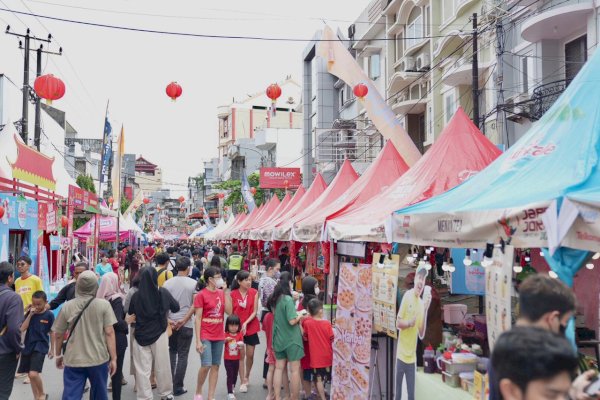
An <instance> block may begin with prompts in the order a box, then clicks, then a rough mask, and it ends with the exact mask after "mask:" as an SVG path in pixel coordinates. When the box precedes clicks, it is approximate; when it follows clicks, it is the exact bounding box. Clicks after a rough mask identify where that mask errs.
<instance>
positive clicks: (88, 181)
mask: <svg viewBox="0 0 600 400" xmlns="http://www.w3.org/2000/svg"><path fill="white" fill-rule="evenodd" d="M75 183H77V186H79V187H80V188H82V189H85V190H87V191H88V192H92V193H96V185H94V179H92V176H91V175H86V174H81V175H79V176H78V177H77V179H76V180H75Z"/></svg>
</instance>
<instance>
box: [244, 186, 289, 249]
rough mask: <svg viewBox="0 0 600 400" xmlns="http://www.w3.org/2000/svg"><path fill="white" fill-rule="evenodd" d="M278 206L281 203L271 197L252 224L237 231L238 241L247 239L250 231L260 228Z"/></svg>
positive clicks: (276, 198) (275, 197) (274, 197)
mask: <svg viewBox="0 0 600 400" xmlns="http://www.w3.org/2000/svg"><path fill="white" fill-rule="evenodd" d="M288 200H289V198H288ZM280 205H281V201H279V198H278V197H277V196H273V197H271V199H270V200H269V201H268V202H267V204H266V206H265V207H264V208H263V211H262V212H261V213H260V215H257V217H256V218H255V219H254V220H253V221H252V222H250V223H248V224H246V225H245V226H244V228H243V229H241V230H240V231H239V233H238V237H239V238H240V239H248V234H249V231H250V229H254V228H256V227H258V226H260V225H261V224H262V223H263V222H264V221H266V220H267V219H269V218H270V217H271V216H273V214H274V213H275V212H276V211H277V208H278V207H279V206H280Z"/></svg>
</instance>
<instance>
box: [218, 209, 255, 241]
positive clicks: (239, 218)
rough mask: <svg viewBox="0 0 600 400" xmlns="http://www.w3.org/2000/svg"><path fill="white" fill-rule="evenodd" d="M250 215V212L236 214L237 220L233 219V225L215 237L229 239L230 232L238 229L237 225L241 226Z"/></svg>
mask: <svg viewBox="0 0 600 400" xmlns="http://www.w3.org/2000/svg"><path fill="white" fill-rule="evenodd" d="M249 215H250V214H246V213H243V214H238V215H236V217H235V221H233V225H231V226H230V227H228V228H226V229H224V230H223V232H221V233H219V234H218V235H217V236H216V237H215V239H218V240H224V239H228V238H229V233H230V232H233V231H234V230H235V229H236V227H238V226H241V225H242V224H243V223H244V221H245V220H246V218H248V216H249Z"/></svg>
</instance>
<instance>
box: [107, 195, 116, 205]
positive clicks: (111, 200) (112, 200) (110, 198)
mask: <svg viewBox="0 0 600 400" xmlns="http://www.w3.org/2000/svg"><path fill="white" fill-rule="evenodd" d="M114 201H115V199H113V198H112V196H110V197H109V198H108V204H112V203H113V202H114Z"/></svg>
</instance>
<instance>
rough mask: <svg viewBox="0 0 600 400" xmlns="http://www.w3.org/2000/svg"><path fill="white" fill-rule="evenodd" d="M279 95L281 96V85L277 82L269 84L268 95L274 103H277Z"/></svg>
mask: <svg viewBox="0 0 600 400" xmlns="http://www.w3.org/2000/svg"><path fill="white" fill-rule="evenodd" d="M279 96H281V88H280V87H279V85H278V84H276V83H273V84H272V85H269V87H268V88H267V97H268V98H270V99H271V100H272V101H273V103H275V102H276V101H277V99H278V98H279Z"/></svg>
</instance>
